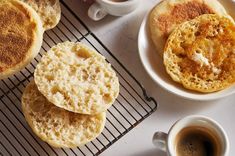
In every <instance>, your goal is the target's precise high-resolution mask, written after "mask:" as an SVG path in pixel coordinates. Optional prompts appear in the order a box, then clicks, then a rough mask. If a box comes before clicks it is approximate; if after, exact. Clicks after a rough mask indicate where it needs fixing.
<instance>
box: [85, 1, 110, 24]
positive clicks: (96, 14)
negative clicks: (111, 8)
mask: <svg viewBox="0 0 235 156" xmlns="http://www.w3.org/2000/svg"><path fill="white" fill-rule="evenodd" d="M107 14H108V13H107V12H106V11H105V10H104V9H103V8H102V6H101V5H100V4H99V3H94V4H92V5H91V6H90V8H89V9H88V16H89V17H90V18H91V19H93V20H94V21H99V20H101V19H102V18H104V17H105V16H106V15H107Z"/></svg>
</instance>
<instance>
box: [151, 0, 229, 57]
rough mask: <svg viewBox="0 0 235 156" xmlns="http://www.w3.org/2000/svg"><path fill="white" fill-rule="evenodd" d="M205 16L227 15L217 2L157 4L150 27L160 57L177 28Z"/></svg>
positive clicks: (181, 0) (173, 0) (199, 0)
mask: <svg viewBox="0 0 235 156" xmlns="http://www.w3.org/2000/svg"><path fill="white" fill-rule="evenodd" d="M203 14H219V15H227V13H226V10H225V9H224V7H223V6H222V5H221V4H220V3H219V2H218V1H217V0H163V1H162V2H160V3H159V4H157V5H156V6H155V7H154V8H153V9H152V11H151V12H150V15H149V18H148V25H149V30H150V36H151V39H152V41H153V44H154V45H155V48H156V51H157V52H158V53H159V54H160V56H162V55H163V51H164V46H165V43H166V40H167V38H168V36H169V34H170V33H171V32H172V30H173V29H174V28H175V27H177V26H178V25H179V24H181V23H183V22H185V21H188V20H191V19H194V18H195V17H197V16H200V15H203Z"/></svg>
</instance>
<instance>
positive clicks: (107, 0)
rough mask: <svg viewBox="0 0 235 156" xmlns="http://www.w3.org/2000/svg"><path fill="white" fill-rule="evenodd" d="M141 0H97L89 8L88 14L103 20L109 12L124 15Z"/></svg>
mask: <svg viewBox="0 0 235 156" xmlns="http://www.w3.org/2000/svg"><path fill="white" fill-rule="evenodd" d="M138 4H139V0H96V2H95V3H94V4H92V5H91V6H90V8H89V9H88V16H89V17H90V18H91V19H93V20H95V21H98V20H101V19H102V18H104V17H105V16H106V15H107V14H110V15H113V16H123V15H126V14H129V13H130V12H132V11H134V10H135V9H136V8H137V7H138Z"/></svg>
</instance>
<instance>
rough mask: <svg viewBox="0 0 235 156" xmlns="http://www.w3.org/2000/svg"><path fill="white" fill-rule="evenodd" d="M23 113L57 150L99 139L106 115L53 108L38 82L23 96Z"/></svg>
mask: <svg viewBox="0 0 235 156" xmlns="http://www.w3.org/2000/svg"><path fill="white" fill-rule="evenodd" d="M22 110H23V113H24V116H25V118H26V121H27V122H28V124H29V126H30V127H31V128H32V130H33V132H34V133H35V134H36V135H37V136H38V137H39V138H41V139H42V140H43V141H45V142H47V143H48V144H50V145H51V146H54V147H65V148H73V147H77V146H81V145H84V144H86V143H88V142H89V141H92V140H93V139H95V138H96V137H97V136H98V135H99V134H100V133H101V132H102V130H103V128H104V125H105V120H106V114H105V113H100V114H97V115H93V116H91V115H84V114H77V113H73V112H69V111H66V110H64V109H61V108H59V107H56V106H55V105H53V104H51V103H50V102H49V101H48V100H47V99H46V98H45V97H44V96H43V95H42V94H41V93H40V92H39V91H38V89H37V86H36V84H35V83H34V81H32V82H30V84H29V85H28V86H27V87H26V89H25V91H24V93H23V96H22Z"/></svg>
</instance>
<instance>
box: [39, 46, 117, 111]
mask: <svg viewBox="0 0 235 156" xmlns="http://www.w3.org/2000/svg"><path fill="white" fill-rule="evenodd" d="M34 78H35V83H36V84H37V86H38V89H39V91H40V92H41V93H42V94H43V95H44V96H45V97H46V98H47V99H48V100H49V101H50V102H51V103H53V104H54V105H56V106H58V107H60V108H64V109H66V110H68V111H72V112H76V113H81V114H97V113H101V112H104V111H106V110H107V109H108V108H109V107H111V105H112V104H113V103H114V101H115V99H116V98H117V96H118V94H119V81H118V77H117V76H116V73H115V71H114V70H113V69H112V67H111V64H109V63H108V62H107V61H106V60H105V57H104V56H102V55H101V54H99V53H98V52H96V51H94V50H93V49H91V48H89V47H88V46H86V45H85V44H82V43H74V42H64V43H60V44H58V45H56V46H54V47H52V48H51V50H49V51H48V52H47V53H46V54H45V55H44V56H43V57H42V59H41V61H40V63H39V64H38V65H37V67H36V70H35V73H34Z"/></svg>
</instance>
